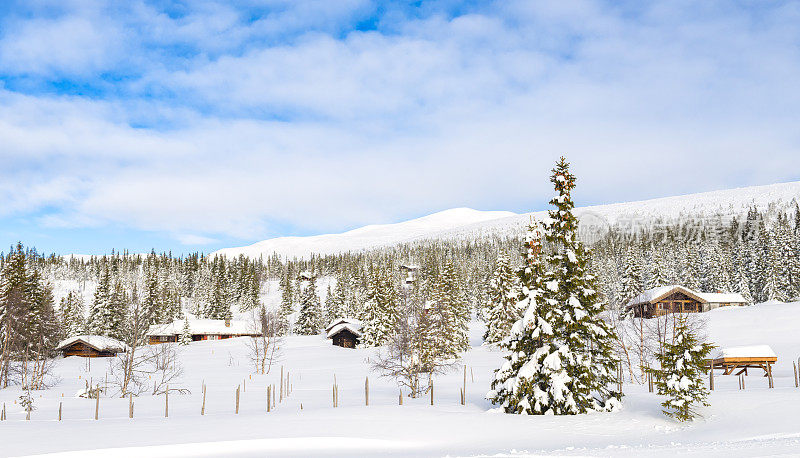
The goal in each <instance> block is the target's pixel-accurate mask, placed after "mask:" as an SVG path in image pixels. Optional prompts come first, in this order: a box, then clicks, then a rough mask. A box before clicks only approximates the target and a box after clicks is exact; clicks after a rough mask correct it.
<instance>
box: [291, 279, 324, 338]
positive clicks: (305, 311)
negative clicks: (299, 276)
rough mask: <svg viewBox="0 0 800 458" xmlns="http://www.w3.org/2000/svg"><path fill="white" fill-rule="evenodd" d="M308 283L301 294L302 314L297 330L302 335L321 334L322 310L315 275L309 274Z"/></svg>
mask: <svg viewBox="0 0 800 458" xmlns="http://www.w3.org/2000/svg"><path fill="white" fill-rule="evenodd" d="M306 278H307V280H305V282H306V285H305V287H304V288H303V293H302V295H301V296H300V314H299V316H298V317H297V323H296V325H295V331H296V332H297V333H298V334H302V335H307V336H310V335H315V334H319V332H320V328H321V327H322V325H321V324H320V323H321V322H322V311H321V310H320V309H321V307H320V301H319V296H318V295H317V282H316V279H315V277H314V275H313V274H312V275H308V276H307V277H306Z"/></svg>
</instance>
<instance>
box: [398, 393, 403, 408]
mask: <svg viewBox="0 0 800 458" xmlns="http://www.w3.org/2000/svg"><path fill="white" fill-rule="evenodd" d="M397 399H398V402H399V404H400V405H403V390H400V397H398V398H397Z"/></svg>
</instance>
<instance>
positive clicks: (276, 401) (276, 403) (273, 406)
mask: <svg viewBox="0 0 800 458" xmlns="http://www.w3.org/2000/svg"><path fill="white" fill-rule="evenodd" d="M272 393H273V396H272V408H273V409H274V408H275V406H277V405H278V400H277V399H275V398H276V397H277V396H275V395H274V393H275V384H274V383H273V384H272Z"/></svg>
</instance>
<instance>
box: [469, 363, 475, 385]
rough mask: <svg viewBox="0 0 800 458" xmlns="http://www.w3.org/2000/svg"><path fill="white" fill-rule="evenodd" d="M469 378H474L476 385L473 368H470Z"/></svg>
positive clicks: (473, 381)
mask: <svg viewBox="0 0 800 458" xmlns="http://www.w3.org/2000/svg"><path fill="white" fill-rule="evenodd" d="M469 376H470V377H471V378H472V383H475V373H474V372H472V367H470V368H469Z"/></svg>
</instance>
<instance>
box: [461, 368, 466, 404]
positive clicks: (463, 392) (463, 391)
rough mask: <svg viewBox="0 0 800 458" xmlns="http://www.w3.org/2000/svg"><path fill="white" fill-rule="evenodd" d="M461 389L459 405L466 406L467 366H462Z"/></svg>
mask: <svg viewBox="0 0 800 458" xmlns="http://www.w3.org/2000/svg"><path fill="white" fill-rule="evenodd" d="M463 387H464V388H463V389H462V390H461V405H462V406H465V405H467V366H466V365H464V385H463Z"/></svg>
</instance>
